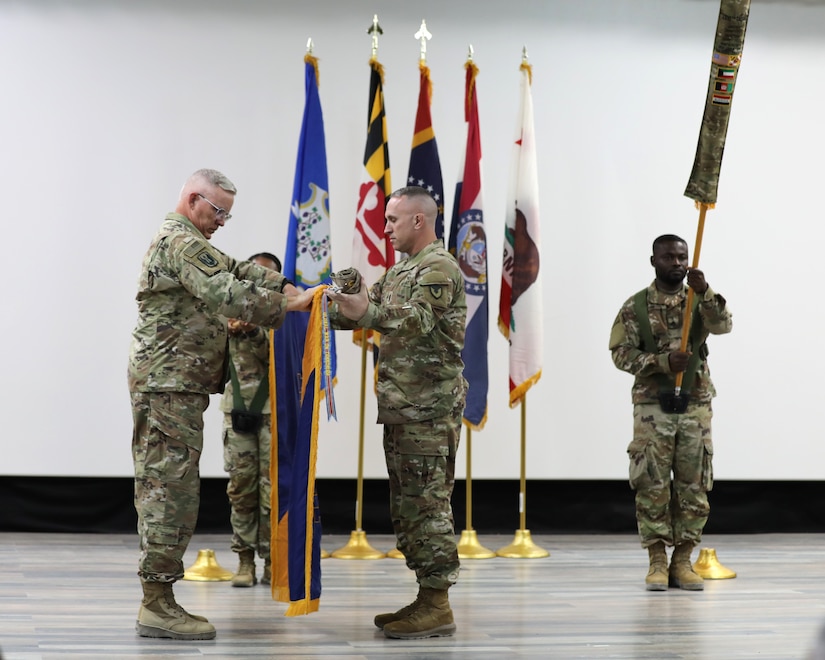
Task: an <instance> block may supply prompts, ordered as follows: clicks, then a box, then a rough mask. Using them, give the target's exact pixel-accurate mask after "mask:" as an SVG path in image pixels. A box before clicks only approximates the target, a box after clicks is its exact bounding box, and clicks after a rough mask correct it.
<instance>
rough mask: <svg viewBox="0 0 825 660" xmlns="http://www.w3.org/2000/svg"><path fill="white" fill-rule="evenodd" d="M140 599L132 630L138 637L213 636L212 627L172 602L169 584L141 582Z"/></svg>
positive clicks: (177, 637)
mask: <svg viewBox="0 0 825 660" xmlns="http://www.w3.org/2000/svg"><path fill="white" fill-rule="evenodd" d="M142 585H143V601H141V603H140V610H139V611H138V618H137V621H136V622H135V631H136V632H137V634H138V635H140V636H141V637H163V638H168V639H186V640H191V639H214V638H215V626H213V625H212V624H211V623H209V622H208V621H206V620H203V621H201V620H200V619H202V618H203V617H199V618H198V619H196V618H194V617H192V616H191V615H190V614H189V613H188V612H187V611H186V610H185V609H183V608H182V607H181V606H180V605H178V604H177V603H176V602H175V596H174V594H173V593H172V585H171V583H168V585H169V586H168V587H167V585H166V584H164V583H162V582H143V583H142Z"/></svg>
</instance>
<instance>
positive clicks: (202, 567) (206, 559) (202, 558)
mask: <svg viewBox="0 0 825 660" xmlns="http://www.w3.org/2000/svg"><path fill="white" fill-rule="evenodd" d="M233 575H234V573H233V572H232V571H227V570H226V569H225V568H224V567H223V566H221V565H220V564H219V563H218V560H217V559H216V558H215V551H214V550H209V549H207V550H198V556H197V557H196V558H195V563H194V564H192V565H191V566H190V567H189V568H187V569H186V570H185V571H184V572H183V579H184V580H193V581H195V582H226V581H227V580H231V579H232V576H233Z"/></svg>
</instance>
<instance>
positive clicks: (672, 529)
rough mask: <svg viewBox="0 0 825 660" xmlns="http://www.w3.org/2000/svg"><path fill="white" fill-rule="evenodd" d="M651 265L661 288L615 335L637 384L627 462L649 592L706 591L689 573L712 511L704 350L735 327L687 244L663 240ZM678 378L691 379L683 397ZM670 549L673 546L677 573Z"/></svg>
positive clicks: (617, 356)
mask: <svg viewBox="0 0 825 660" xmlns="http://www.w3.org/2000/svg"><path fill="white" fill-rule="evenodd" d="M650 263H651V265H652V266H653V268H654V269H655V271H656V279H655V280H654V282H653V283H652V284H651V285H650V286H649V287H647V289H643V290H642V291H639V292H638V293H637V294H636V295H634V296H633V297H631V298H629V299H628V300H627V301H626V302H625V303H624V305H623V306H622V308H621V310H620V311H619V314H618V316H617V317H616V320H615V321H614V323H613V329H612V330H611V332H610V351H611V354H612V357H613V363H614V364H615V365H616V367H617V368H619V369H621V370H622V371H627V372H629V373H631V374H633V375H634V376H635V377H636V378H635V381H634V384H633V389H632V398H633V441H632V442H631V443H630V445H629V446H628V448H627V453H628V456H629V458H630V485H631V487H632V488H633V489H634V490H635V491H636V520H637V523H638V529H639V537H640V539H641V542H642V547H643V548H647V550H648V556H649V560H650V568H649V570H648V573H647V577H646V578H645V587H646V589H647V590H648V591H665V590H667V588H668V584H670V585H671V586H675V587H680V588H681V589H689V590H701V589H703V588H704V583H703V580H702V578H701V577H700V576H699V575H697V574H696V573H695V572H694V570H693V567H692V566H691V563H690V553H691V552H692V550H693V548H694V546H696V545H697V544H698V543H699V542H700V541H701V540H702V530H703V529H704V527H705V523H706V522H707V519H708V513H709V512H710V506H709V504H708V496H707V494H708V491H710V490H711V488H712V487H713V466H712V460H713V441H712V439H711V417H712V415H713V411H712V408H711V400H712V398H713V397H714V396H716V390H715V389H714V387H713V383H712V382H711V379H710V371H709V370H708V365H707V345H706V343H705V341H706V340H707V338H708V336H709V335H710V334H715V335H720V334H725V333H728V332H730V331H731V327H732V325H733V321H732V318H731V314H730V310H728V307H727V304H726V302H725V299H724V298H723V297H722V296H721V295H719V294H718V293H716V292H714V291H713V289H711V288H710V286H708V283H707V282H706V281H705V275H704V273H703V272H702V271H700V270H698V269H696V268H688V247H687V243H686V242H685V241H684V240H683V239H681V238H679V237H678V236H674V235H672V234H666V235H664V236H659V237H658V238H657V239H656V240H655V241H654V242H653V256H651V257H650ZM685 275H687V286H686V285H685V284H684V283H683V281H684V279H685ZM688 286H689V287H690V288H691V289H693V291H694V306H695V308H694V309H693V310H692V311H691V321H690V328H689V329H690V334H689V343H688V346H687V349H688V350H687V351H682V350H681V338H682V326H683V323H684V315H685V306H686V304H687V297H688ZM678 373H682V374H683V380H682V391H681V395H680V396H679V397H676V396H675V376H676V374H678ZM666 546H674V550H673V555H672V557H671V562H670V567H668V563H667V554H666V550H665V547H666Z"/></svg>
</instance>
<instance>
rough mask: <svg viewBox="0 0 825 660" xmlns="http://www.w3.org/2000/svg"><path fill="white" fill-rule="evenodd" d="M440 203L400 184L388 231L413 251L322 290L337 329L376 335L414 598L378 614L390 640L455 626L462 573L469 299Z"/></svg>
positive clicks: (398, 528) (396, 514)
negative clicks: (351, 287)
mask: <svg viewBox="0 0 825 660" xmlns="http://www.w3.org/2000/svg"><path fill="white" fill-rule="evenodd" d="M437 211H438V209H437V206H436V203H435V201H434V200H433V198H432V197H431V196H430V194H429V193H428V192H427V191H426V190H425V189H423V188H419V187H408V188H401V189H399V190H396V191H395V192H394V193H392V195H391V196H390V198H389V200H388V202H387V208H386V213H385V217H386V224H385V227H384V233H385V234H386V235H387V236H388V237H389V239H390V241H391V243H392V244H393V246H394V248H395V249H396V250H398V251H399V252H402V253H406V254H408V255H409V256H408V257H407V258H405V259H403V260H402V261H400V262H398V263H397V264H395V265H394V266H393V267H392V268H390V269H389V270H388V271H387V272H386V273H385V274H384V275H383V276H382V277H381V279H379V281H378V282H377V283H376V284H375V285H374V286H373V287H372V288H371V289H370V291H369V295H368V294H367V291H366V289H365V287H361V288H360V289H359V290H358V292H356V293H345V292H343V291H342V292H335V291H334V290H331V289H328V290H327V291H328V293H327V295H328V296H329V299H330V300H331V301H333V302H334V303H335V304H332V305H330V319H331V321H332V323H333V325H334V327H337V328H344V329H354V328H368V329H374V330H377V331H378V332H380V333H381V350H380V352H379V358H378V381H377V397H378V422H379V423H382V424H383V425H384V454H385V457H386V462H387V472H388V474H389V487H390V515H391V517H392V522H393V528H394V530H395V536H396V545H397V547H398V549H399V550H400V551H401V552H402V553H403V554H404V557H405V558H406V561H407V566H408V567H409V568H410V569H412V570H413V571H415V574H416V580H417V582H418V586H419V589H418V596H417V598H416V599H415V601H414V602H413V603H411V604H410V605H407V606H406V607H403V608H401V609H400V610H398V611H397V612H393V613H389V614H379V615H378V616H376V617H375V625H376V626H378V627H379V628H382V629H383V631H384V634H385V635H386V636H387V637H392V638H400V639H417V638H423V637H438V636H445V635H451V634H452V633H453V632H454V631H455V628H456V626H455V623H454V622H453V613H452V610H451V608H450V603H449V600H448V597H447V590H448V589H449V588H450V587H451V586H452V585H453V584H455V582H456V580H457V579H458V569H459V560H458V550H457V548H456V542H455V531H454V523H453V513H452V507H451V504H450V498H451V496H452V492H453V485H454V482H455V459H456V452H457V450H458V439H459V432H460V429H461V418H462V414H463V411H464V399H465V395H466V391H467V382H466V381H465V379H464V376H463V371H464V363H463V362H462V360H461V349H462V348H463V346H464V324H465V319H466V316H467V304H466V300H465V294H464V279H463V278H462V276H461V272H460V271H459V269H458V264H457V263H456V261H455V258H454V257H453V256H452V255H451V254H450V253H449V252H447V250H445V249H444V247H443V245H442V242H441V240H440V239H438V238H437V237H436V234H435V220H436V215H437Z"/></svg>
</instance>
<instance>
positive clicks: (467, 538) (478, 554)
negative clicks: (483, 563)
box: [458, 529, 496, 559]
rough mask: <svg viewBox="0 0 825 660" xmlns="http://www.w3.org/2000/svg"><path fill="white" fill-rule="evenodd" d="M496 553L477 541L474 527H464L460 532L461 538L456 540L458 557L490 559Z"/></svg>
mask: <svg viewBox="0 0 825 660" xmlns="http://www.w3.org/2000/svg"><path fill="white" fill-rule="evenodd" d="M495 556H496V553H495V552H493V551H492V550H488V549H487V548H485V547H484V546H483V545H481V543H479V542H478V534H476V530H474V529H465V530H464V531H462V532H461V539H459V541H458V558H459V559H490V558H492V557H495Z"/></svg>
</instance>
